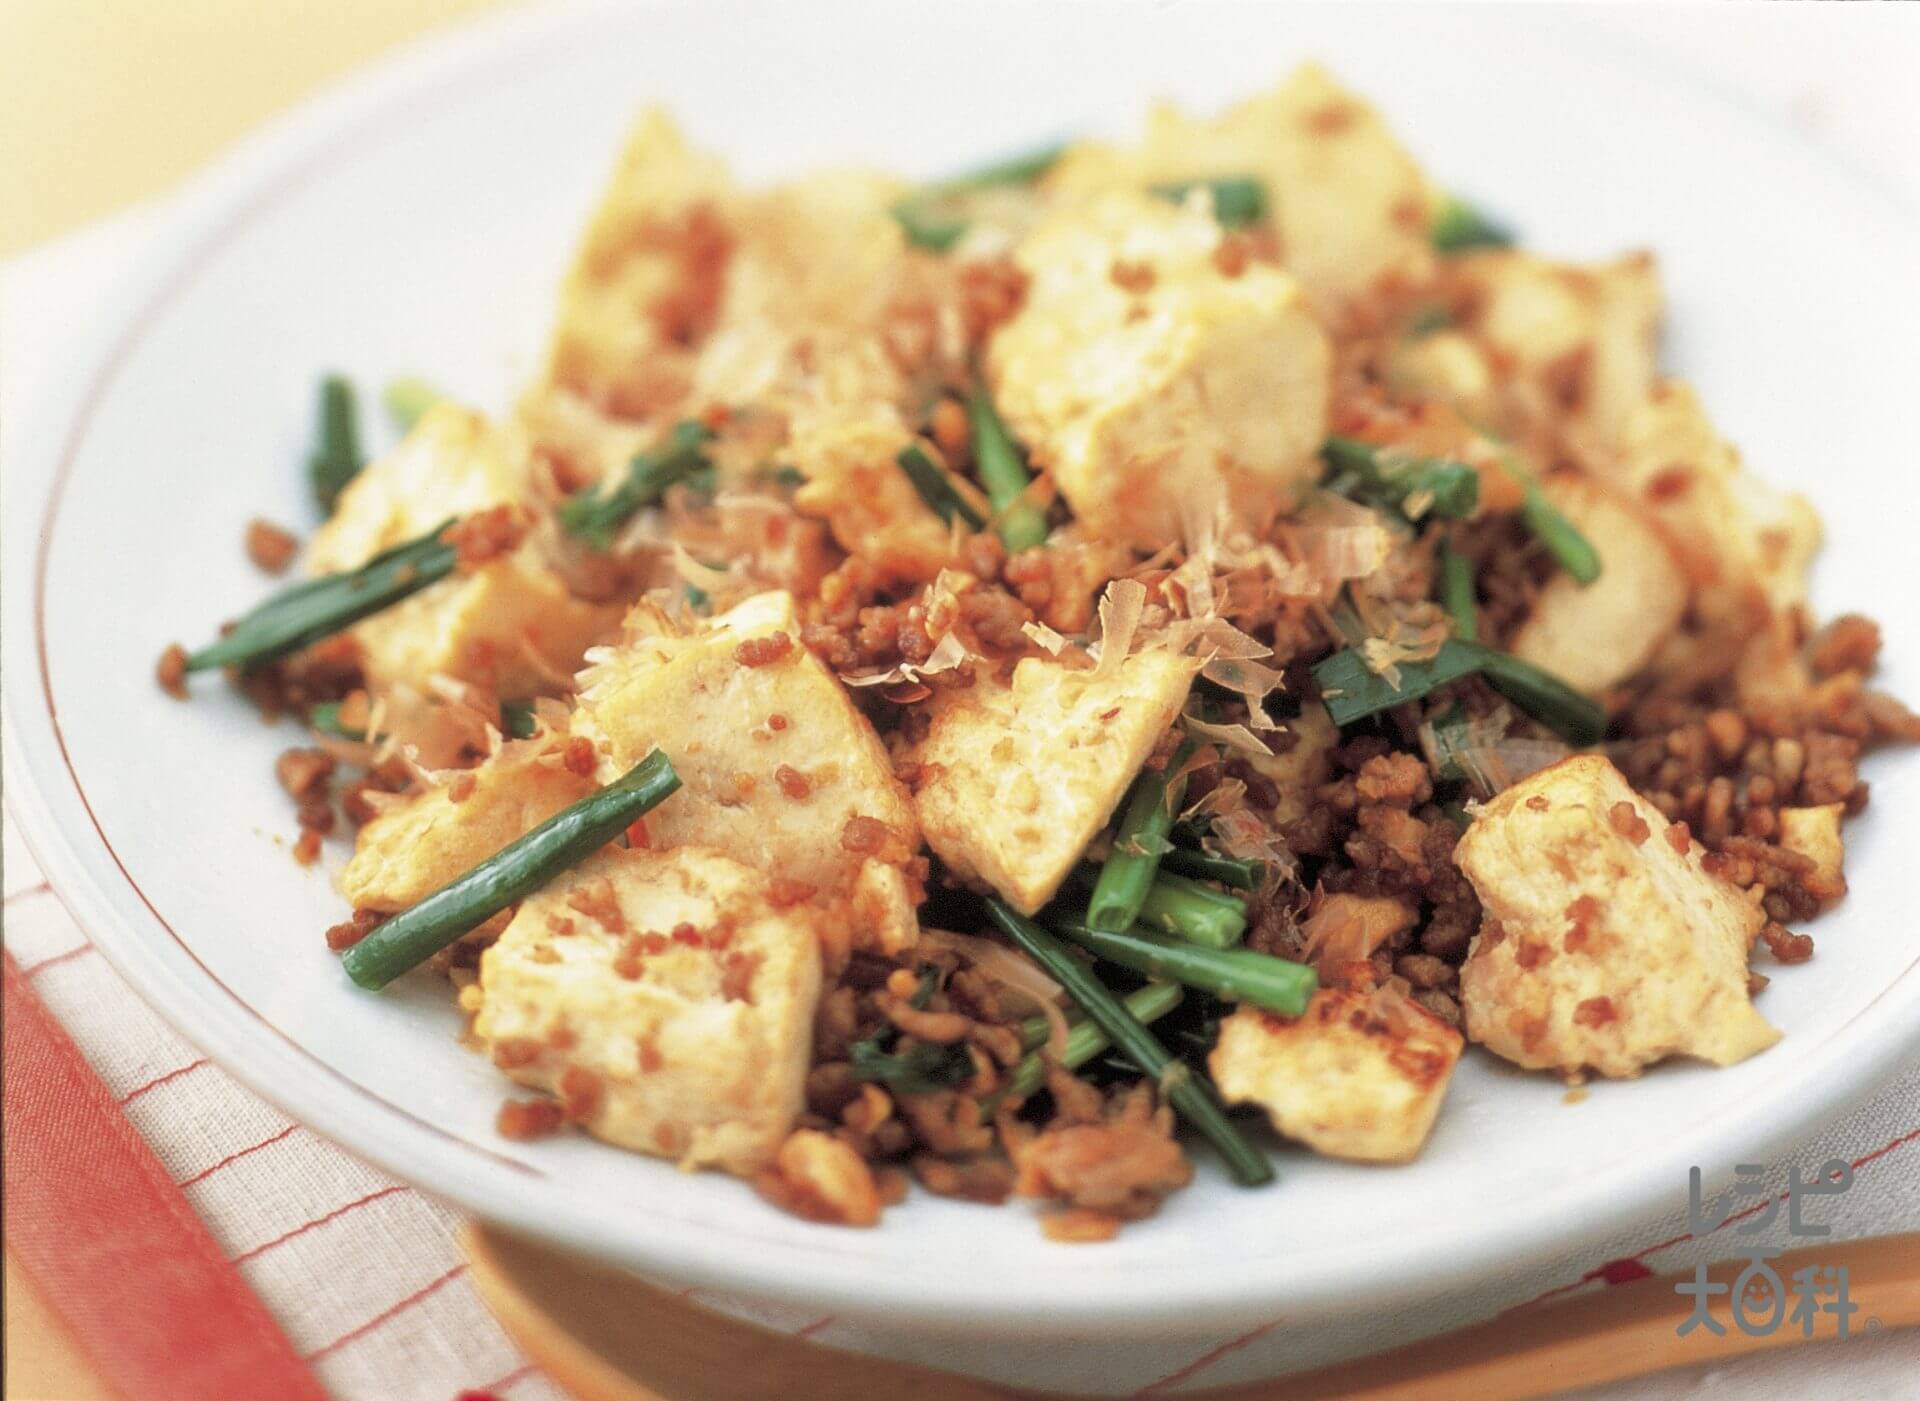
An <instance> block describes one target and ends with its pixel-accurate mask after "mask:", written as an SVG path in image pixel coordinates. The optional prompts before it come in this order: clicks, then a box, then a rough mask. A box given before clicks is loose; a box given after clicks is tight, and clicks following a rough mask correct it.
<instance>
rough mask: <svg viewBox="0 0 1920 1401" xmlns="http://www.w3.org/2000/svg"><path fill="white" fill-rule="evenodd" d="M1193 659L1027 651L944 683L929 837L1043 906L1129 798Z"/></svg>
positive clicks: (921, 793) (950, 860)
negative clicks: (1007, 672)
mask: <svg viewBox="0 0 1920 1401" xmlns="http://www.w3.org/2000/svg"><path fill="white" fill-rule="evenodd" d="M1194 670H1195V666H1194V663H1193V662H1192V661H1191V660H1190V659H1188V658H1185V657H1177V656H1173V655H1171V654H1169V653H1164V652H1142V653H1139V654H1136V655H1134V656H1131V657H1128V658H1126V659H1125V660H1124V661H1122V662H1121V663H1120V664H1119V665H1118V666H1117V667H1115V668H1114V669H1113V670H1112V672H1111V674H1109V675H1106V676H1101V677H1096V676H1095V675H1094V673H1093V672H1091V671H1071V670H1069V669H1068V668H1066V667H1065V666H1062V665H1060V664H1059V663H1057V662H1050V661H1043V660H1041V659H1040V658H1037V657H1028V658H1026V659H1024V660H1022V661H1021V662H1019V663H1018V664H1017V665H1016V666H1015V667H1014V669H1013V676H1012V678H1011V680H1010V681H1001V680H997V679H993V678H990V677H987V676H981V677H980V678H979V679H978V680H977V681H976V683H975V684H974V685H973V686H970V687H967V688H965V689H959V690H948V691H941V692H939V693H938V694H937V695H936V697H935V698H934V699H933V700H932V701H931V702H929V704H930V705H931V707H932V711H933V714H932V724H931V726H930V728H929V729H928V731H927V735H926V738H925V739H924V740H923V741H921V743H920V744H919V745H918V746H916V748H915V751H914V754H913V757H914V758H915V759H916V760H917V761H918V762H919V764H920V766H921V768H920V772H921V778H920V782H919V786H918V789H917V791H916V792H915V793H914V799H913V801H914V807H915V808H916V809H917V811H918V812H919V815H920V827H921V830H922V831H924V832H925V834H926V838H927V844H928V845H929V846H931V847H932V848H933V849H934V851H935V852H937V853H938V854H939V856H940V859H941V860H942V861H944V862H946V864H947V866H948V867H949V868H950V869H951V870H952V871H954V872H955V873H956V874H957V875H960V876H961V877H963V878H968V879H973V880H978V881H982V882H984V883H985V884H987V885H989V886H991V887H992V888H993V889H994V890H996V891H998V892H999V893H1000V894H1001V895H1002V896H1004V897H1005V898H1006V899H1007V901H1008V902H1009V903H1010V904H1012V905H1013V906H1014V907H1015V908H1017V909H1019V910H1020V911H1022V912H1023V913H1025V914H1032V913H1033V912H1034V911H1036V910H1038V909H1039V908H1040V907H1041V906H1042V905H1044V904H1046V903H1047V901H1048V900H1050V899H1052V898H1053V894H1054V892H1055V891H1056V890H1057V889H1059V886H1060V883H1061V881H1063V880H1065V879H1066V876H1067V872H1068V871H1070V870H1072V869H1073V865H1074V863H1075V862H1077V861H1078V860H1079V859H1080V856H1081V853H1082V852H1084V851H1085V850H1086V847H1087V843H1088V842H1090V841H1092V840H1093V838H1094V836H1095V835H1096V834H1097V833H1098V832H1099V831H1100V829H1101V828H1103V827H1105V826H1106V825H1107V820H1108V819H1109V818H1110V817H1112V816H1113V812H1114V809H1115V808H1116V807H1117V806H1118V805H1119V803H1120V800H1121V799H1122V798H1123V797H1125V796H1126V792H1127V789H1128V787H1129V786H1130V785H1131V784H1132V783H1133V780H1134V777H1135V776H1136V775H1137V774H1138V773H1139V771H1140V766H1141V765H1142V764H1144V763H1145V762H1146V760H1147V758H1148V756H1149V755H1151V754H1152V753H1153V749H1154V746H1155V745H1156V744H1157V743H1158V742H1159V740H1160V737H1161V736H1162V735H1163V734H1165V733H1166V731H1167V727H1168V726H1169V725H1171V724H1172V723H1173V721H1174V718H1175V717H1176V716H1177V715H1179V713H1180V707H1181V706H1182V705H1183V704H1185V702H1186V698H1187V691H1188V688H1189V687H1190V686H1191V685H1192V684H1193V676H1194Z"/></svg>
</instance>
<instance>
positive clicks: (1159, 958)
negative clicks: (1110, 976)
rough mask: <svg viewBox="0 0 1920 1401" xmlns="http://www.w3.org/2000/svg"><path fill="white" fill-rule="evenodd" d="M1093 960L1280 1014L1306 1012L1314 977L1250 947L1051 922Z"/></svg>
mask: <svg viewBox="0 0 1920 1401" xmlns="http://www.w3.org/2000/svg"><path fill="white" fill-rule="evenodd" d="M1054 928H1055V930H1056V931H1057V932H1058V933H1060V934H1061V935H1063V936H1064V937H1066V938H1068V939H1071V940H1072V941H1073V942H1074V943H1076V944H1078V945H1080V947H1082V948H1083V949H1086V950H1087V951H1088V952H1089V953H1091V954H1093V955H1094V956H1095V957H1096V958H1102V959H1105V960H1106V961H1107V962H1108V963H1112V964H1117V965H1118V966H1119V967H1122V968H1126V969H1129V970H1131V971H1133V972H1135V973H1139V974H1141V975H1142V976H1144V977H1149V978H1160V979H1164V980H1166V981H1168V982H1174V983H1184V984H1185V985H1186V986H1187V987H1190V988H1199V989H1200V990H1201V991H1202V992H1210V993H1213V994H1214V995H1215V996H1217V997H1224V998H1227V999H1228V1000H1229V1001H1233V1002H1248V1003H1251V1004H1253V1005H1254V1006H1255V1007H1264V1008H1266V1010H1267V1011H1269V1012H1277V1013H1279V1014H1280V1015H1281V1016H1283V1017H1297V1016H1299V1015H1300V1014H1301V1013H1302V1012H1304V1011H1306V1010H1307V1002H1308V1000H1309V999H1310V998H1311V997H1312V996H1313V990H1314V988H1316V987H1318V986H1319V980H1318V978H1317V977H1316V976H1315V975H1314V971H1313V969H1311V968H1309V967H1308V966H1307V965H1306V964H1304V963H1293V962H1290V961H1289V960H1287V959H1284V958H1275V957H1273V955H1271V954H1264V953H1256V952H1254V951H1253V950H1252V949H1205V948H1201V947H1199V946H1198V945H1196V944H1189V943H1187V942H1186V941H1184V940H1181V939H1169V938H1166V937H1165V936H1163V935H1160V934H1150V933H1147V932H1146V931H1144V930H1139V929H1135V930H1131V931H1129V932H1127V933H1125V934H1110V933H1108V932H1106V931H1105V930H1101V929H1089V928H1087V927H1086V926H1085V925H1082V924H1072V923H1068V922H1064V921H1063V922H1061V923H1059V924H1056V925H1055V926H1054Z"/></svg>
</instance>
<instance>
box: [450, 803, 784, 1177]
mask: <svg viewBox="0 0 1920 1401" xmlns="http://www.w3.org/2000/svg"><path fill="white" fill-rule="evenodd" d="M663 810H664V809H663ZM479 986H480V1008H479V1012H478V1015H477V1016H476V1018H475V1020H474V1032H475V1034H476V1035H477V1036H479V1037H480V1038H481V1040H483V1041H484V1042H486V1044H487V1047H488V1049H489V1051H490V1053H491V1054H492V1056H493V1060H494V1063H495V1064H496V1065H498V1066H500V1067H501V1069H503V1070H505V1071H506V1073H507V1074H508V1075H510V1076H512V1077H513V1078H514V1079H515V1080H518V1081H519V1082H520V1083H522V1084H525V1085H532V1086H535V1087H537V1088H539V1089H543V1090H548V1091H551V1092H553V1093H556V1094H558V1095H559V1096H560V1099H561V1103H562V1105H563V1106H564V1107H565V1108H566V1109H567V1111H568V1114H569V1116H570V1117H572V1118H574V1119H575V1120H577V1121H578V1122H579V1123H581V1124H582V1125H583V1126H584V1127H585V1128H586V1130H587V1132H589V1133H591V1134H592V1135H593V1136H594V1137H596V1138H600V1139H604V1140H606V1141H607V1142H608V1143H613V1144H617V1145H619V1146H620V1147H622V1148H631V1149H633V1150H635V1151H636V1152H641V1153H653V1154H657V1155H659V1156H661V1157H665V1158H671V1159H674V1160H675V1161H677V1162H678V1163H679V1164H680V1165H681V1166H682V1167H688V1168H694V1167H718V1168H722V1169H724V1170H726V1171H728V1172H733V1173H740V1174H749V1173H752V1172H755V1171H757V1170H759V1169H761V1168H763V1167H765V1166H767V1165H768V1164H769V1163H770V1162H771V1161H772V1160H773V1158H774V1155H775V1154H776V1153H777V1152H778V1150H779V1147H780V1144H781V1142H782V1140H784V1139H785V1138H786V1136H787V1134H788V1132H789V1131H790V1130H791V1129H792V1127H793V1123H794V1120H795V1118H796V1117H797V1116H798V1115H799V1113H800V1111H801V1109H802V1108H803V1107H804V1104H805V1085H806V1076H807V1067H808V1064H809V1060H810V1057H811V1053H812V1045H813V1016H814V1010H815V1008H816V1006H817V1005H818V1003H819V1000H820V948H819V936H818V933H817V932H816V930H815V927H814V922H813V916H811V915H810V914H808V913H807V912H806V911H805V910H803V909H777V908H775V907H774V905H773V903H772V902H771V900H770V896H769V882H768V880H767V878H766V877H765V876H762V875H759V874H757V873H756V872H754V871H751V870H748V869H747V868H746V867H745V866H742V865H740V864H739V863H738V862H736V861H730V860H728V859H727V858H726V857H724V856H721V855H719V854H718V853H717V852H711V851H704V850H701V849H698V848H695V847H680V848H677V849H675V850H673V851H668V852H654V851H624V850H620V849H618V848H607V849H604V850H602V851H601V852H600V853H598V854H597V855H595V856H593V857H591V858H590V859H588V860H587V861H585V862H583V863H581V864H580V865H579V866H578V867H576V868H574V869H573V870H572V871H569V872H568V873H566V874H565V875H563V876H561V877H560V878H558V879H556V880H555V881H553V882H552V883H551V884H549V885H548V886H546V887H545V888H544V889H542V890H541V891H539V892H538V893H537V894H535V895H531V896H529V897H528V898H527V899H526V900H524V901H522V902H521V904H520V907H519V909H518V911H517V912H516V913H515V915H514V917H513V919H512V921H511V922H510V923H509V924H508V925H507V927H506V930H505V931H504V932H503V933H502V934H501V935H500V938H499V940H498V941H497V942H495V943H494V944H493V945H492V946H491V947H490V948H488V949H487V951H486V953H485V954H484V955H482V957H481V960H480V984H479Z"/></svg>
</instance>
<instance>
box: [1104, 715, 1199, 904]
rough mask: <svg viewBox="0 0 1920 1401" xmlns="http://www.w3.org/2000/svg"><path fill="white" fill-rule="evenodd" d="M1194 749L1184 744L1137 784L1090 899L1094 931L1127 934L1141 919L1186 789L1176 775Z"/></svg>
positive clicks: (1145, 774) (1141, 775)
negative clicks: (1122, 932)
mask: <svg viewBox="0 0 1920 1401" xmlns="http://www.w3.org/2000/svg"><path fill="white" fill-rule="evenodd" d="M1193 749H1194V745H1193V741H1192V740H1188V741H1186V742H1185V743H1183V744H1182V745H1181V746H1180V747H1179V748H1178V749H1176V750H1175V751H1174V754H1173V757H1172V758H1171V759H1169V760H1168V761H1167V765H1166V767H1165V768H1162V769H1146V770H1144V771H1142V772H1141V774H1140V776H1139V777H1138V778H1136V779H1135V780H1134V781H1133V793H1132V795H1131V796H1130V797H1129V798H1128V799H1127V809H1126V812H1125V813H1124V814H1122V816H1121V818H1120V827H1119V830H1118V831H1116V832H1115V833H1114V836H1113V850H1112V851H1111V852H1109V853H1108V855H1107V860H1106V864H1105V865H1103V866H1102V867H1101V868H1100V879H1099V880H1098V881H1097V882H1095V883H1094V887H1093V894H1092V895H1091V896H1089V897H1088V899H1087V923H1088V924H1090V925H1092V926H1093V927H1094V928H1095V929H1112V930H1120V929H1126V928H1127V927H1129V926H1130V925H1132V923H1133V922H1134V921H1135V920H1136V919H1138V918H1139V917H1140V906H1141V905H1142V904H1143V903H1144V902H1145V901H1146V898H1147V891H1148V890H1150V889H1151V888H1152V886H1153V878H1154V876H1155V875H1156V874H1158V873H1159V870H1160V858H1161V856H1162V855H1164V854H1165V852H1166V851H1167V849H1168V847H1170V846H1171V845H1172V843H1171V842H1169V841H1168V840H1167V833H1168V832H1169V831H1170V830H1172V827H1173V810H1174V808H1176V807H1178V806H1179V803H1180V795H1181V794H1182V793H1183V792H1185V791H1186V786H1187V785H1186V780H1185V779H1184V778H1180V777H1176V775H1178V774H1179V772H1180V768H1181V766H1182V765H1183V764H1185V763H1186V762H1187V758H1188V756H1189V755H1191V754H1192V753H1193Z"/></svg>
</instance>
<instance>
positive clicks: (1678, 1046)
mask: <svg viewBox="0 0 1920 1401" xmlns="http://www.w3.org/2000/svg"><path fill="white" fill-rule="evenodd" d="M1703 851H1704V849H1703V848H1702V847H1701V846H1700V845H1699V843H1697V842H1694V841H1692V840H1691V839H1690V838H1688V837H1687V836H1686V834H1684V833H1682V832H1680V831H1679V830H1677V829H1674V828H1670V827H1669V826H1668V824H1667V820H1666V818H1664V817H1663V816H1661V814H1660V811H1659V809H1657V808H1655V807H1654V806H1653V805H1652V804H1651V803H1649V802H1647V801H1646V800H1645V799H1644V798H1641V797H1640V796H1639V795H1638V794H1637V793H1635V792H1634V791H1633V789H1632V788H1630V787H1629V786H1628V785H1627V781H1626V779H1625V778H1623V777H1622V776H1621V774H1620V771H1619V770H1618V769H1616V768H1615V767H1614V766H1613V765H1612V763H1610V762H1609V761H1608V760H1607V759H1606V758H1605V757H1603V756H1601V755H1599V754H1576V755H1574V756H1573V757H1571V758H1568V759H1563V760H1561V761H1560V762H1559V763H1557V764H1554V765H1552V766H1551V767H1549V768H1545V769H1542V770H1541V771H1540V772H1538V773H1536V774H1534V775H1532V776H1531V777H1529V778H1526V779H1524V780H1522V781H1521V782H1519V783H1517V784H1515V785H1514V786H1513V787H1511V788H1508V789H1506V790H1505V791H1503V792H1502V793H1500V794H1499V795H1497V796H1496V797H1495V798H1493V800H1492V801H1490V802H1489V803H1487V804H1486V805H1485V806H1484V807H1483V808H1482V809H1481V810H1480V813H1479V815H1478V816H1477V817H1475V819H1474V821H1473V825H1472V826H1470V827H1469V828H1468V829H1467V831H1466V833H1465V835H1463V836H1462V837H1461V838H1460V844H1459V846H1458V847H1456V848H1455V851H1454V860H1455V861H1456V862H1457V863H1458V865H1459V867H1460V869H1461V870H1462V871H1464V872H1465V873H1466V876H1467V879H1468V880H1469V881H1471V882H1472V883H1473V888H1474V890H1475V892H1476V893H1478V895H1479V897H1480V904H1481V906H1482V909H1483V911H1484V915H1483V919H1482V923H1481V926H1480V932H1479V933H1478V934H1476V935H1475V936H1474V940H1473V944H1472V946H1471V948H1470V949H1469V951H1468V954H1467V961H1466V963H1465V965H1464V966H1463V967H1462V968H1461V970H1460V992H1461V997H1460V1000H1461V1004H1462V1006H1463V1007H1464V1009H1465V1012H1466V1022H1467V1036H1468V1037H1469V1039H1471V1040H1473V1041H1477V1042H1479V1043H1481V1044H1482V1045H1485V1046H1486V1047H1487V1048H1488V1049H1489V1050H1492V1051H1493V1052H1494V1053H1496V1054H1497V1055H1500V1056H1504V1057H1505V1058H1506V1059H1508V1060H1510V1061H1512V1062H1513V1063H1514V1064H1516V1065H1519V1066H1523V1067H1525V1068H1527V1069H1529V1070H1558V1071H1561V1072H1563V1073H1567V1074H1573V1073H1576V1072H1579V1071H1581V1070H1583V1069H1592V1070H1595V1071H1597V1072H1599V1073H1600V1074H1602V1075H1607V1076H1614V1077H1620V1076H1631V1075H1636V1074H1638V1073H1639V1072H1640V1071H1642V1070H1644V1069H1645V1068H1646V1067H1647V1066H1649V1065H1652V1064H1653V1063H1655V1062H1656V1061H1660V1060H1664V1059H1666V1058H1667V1057H1668V1056H1676V1055H1678V1056H1693V1057H1697V1058H1698V1059H1701V1060H1705V1061H1710V1062H1712V1063H1713V1064H1715V1065H1732V1064H1733V1063H1734V1062H1736V1061H1741V1060H1745V1059H1746V1058H1747V1057H1748V1056H1751V1055H1754V1054H1756V1053H1757V1052H1759V1051H1763V1050H1765V1049H1766V1048H1767V1047H1768V1046H1771V1045H1772V1044H1773V1043H1774V1042H1775V1041H1777V1040H1779V1039H1780V1033H1779V1032H1778V1031H1776V1030H1775V1029H1774V1028H1773V1027H1771V1026H1769V1025H1768V1024H1767V1022H1766V1020H1765V1019H1764V1018H1763V1017H1761V1015H1760V1014H1759V1013H1758V1012H1757V1011H1755V1010H1754V1007H1753V1003H1752V1001H1751V999H1750V997H1749V995H1748V992H1747V952H1748V949H1749V948H1750V947H1751V945H1752V943H1753V939H1754V936H1755V935H1756V934H1758V933H1759V931H1760V927H1761V925H1763V924H1764V923H1765V922H1766V916H1765V915H1764V914H1763V913H1762V912H1761V910H1760V907H1759V905H1758V904H1756V903H1755V902H1754V901H1753V900H1751V899H1749V898H1748V897H1747V895H1745V894H1744V893H1743V892H1741V891H1740V890H1738V889H1736V888H1735V887H1734V886H1732V885H1729V884H1727V883H1726V882H1725V881H1723V880H1721V879H1719V878H1718V877H1716V876H1713V875H1709V874H1708V873H1707V871H1706V869H1705V868H1704V866H1703V865H1702V860H1701V858H1702V855H1703Z"/></svg>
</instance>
